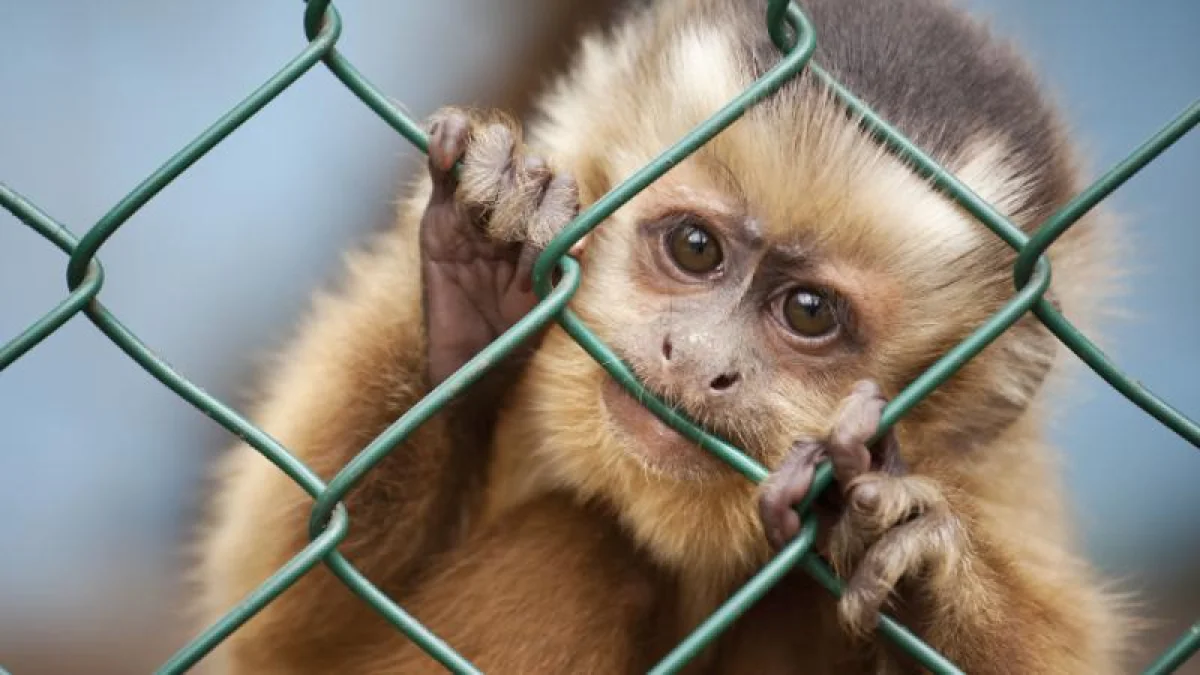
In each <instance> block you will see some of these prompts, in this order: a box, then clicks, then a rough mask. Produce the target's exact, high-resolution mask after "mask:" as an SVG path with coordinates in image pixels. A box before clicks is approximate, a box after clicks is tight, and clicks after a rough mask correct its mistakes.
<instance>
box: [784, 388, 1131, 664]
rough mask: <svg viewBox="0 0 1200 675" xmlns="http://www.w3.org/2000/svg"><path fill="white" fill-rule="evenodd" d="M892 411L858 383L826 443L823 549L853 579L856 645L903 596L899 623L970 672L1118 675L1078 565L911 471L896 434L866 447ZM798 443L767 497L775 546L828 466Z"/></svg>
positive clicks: (846, 624) (936, 480)
mask: <svg viewBox="0 0 1200 675" xmlns="http://www.w3.org/2000/svg"><path fill="white" fill-rule="evenodd" d="M884 403H885V401H884V399H883V397H882V395H881V393H880V390H879V388H878V387H877V386H875V385H874V384H873V383H870V382H862V383H859V385H857V386H856V388H855V390H854V392H853V393H852V394H851V395H850V396H849V397H848V398H847V400H846V401H845V402H844V404H843V406H842V407H841V411H840V414H839V417H838V419H837V421H836V422H835V425H834V430H833V432H832V433H831V434H830V437H829V439H827V441H825V442H824V443H823V444H822V445H823V446H824V448H823V449H824V455H825V456H828V457H829V458H830V460H831V462H832V464H833V466H834V471H835V475H836V478H837V483H838V486H839V494H838V495H837V497H836V500H837V501H838V502H840V504H839V509H840V511H841V513H840V515H839V516H838V517H837V520H836V524H835V525H834V526H833V529H832V532H831V533H830V535H829V537H828V540H827V541H826V542H825V543H824V546H823V548H824V549H825V552H826V553H827V554H828V556H829V557H830V559H831V560H832V562H833V565H834V568H835V569H836V570H837V571H838V573H839V575H841V576H842V577H843V578H846V579H848V581H847V584H846V588H845V592H844V594H843V596H842V598H841V600H840V601H839V602H838V607H837V610H838V616H839V618H840V620H841V623H842V626H843V628H844V629H845V630H846V631H847V632H848V634H849V635H850V637H851V638H856V639H862V638H865V637H867V636H868V635H869V634H870V633H871V632H872V631H873V629H874V627H875V624H876V622H877V619H878V616H879V611H880V609H881V607H883V606H885V605H889V604H891V602H890V601H891V600H893V599H897V598H898V602H896V603H895V605H894V606H895V612H896V615H897V618H899V619H900V620H901V621H903V622H905V623H907V624H908V626H909V628H910V629H912V630H914V632H915V633H916V634H917V635H918V636H920V637H921V638H922V639H924V640H926V641H927V642H928V643H929V644H930V645H931V646H932V647H934V648H935V649H937V650H938V651H940V652H941V653H942V654H944V655H945V656H946V657H948V658H949V659H950V660H951V661H953V662H954V663H955V664H956V665H958V666H959V668H961V669H962V670H963V671H965V672H968V673H997V674H999V673H1051V672H1053V673H1064V674H1074V673H1078V674H1080V675H1083V674H1084V673H1109V672H1117V671H1116V667H1117V666H1116V664H1114V663H1112V662H1110V661H1109V660H1108V659H1109V658H1110V657H1109V656H1108V655H1107V654H1106V651H1105V648H1104V646H1103V645H1101V644H1099V643H1100V642H1102V641H1103V637H1101V636H1097V635H1091V634H1089V628H1090V627H1091V626H1090V623H1089V616H1090V613H1091V612H1092V610H1094V609H1096V608H1095V607H1094V606H1089V602H1090V601H1094V600H1095V599H1096V598H1095V597H1093V596H1090V595H1089V594H1088V593H1087V591H1086V587H1085V586H1084V585H1083V584H1082V580H1080V579H1077V578H1076V579H1072V578H1071V575H1070V572H1069V570H1071V569H1075V568H1076V563H1075V561H1074V560H1073V559H1071V558H1069V557H1068V555H1067V554H1066V553H1065V552H1062V553H1060V552H1058V551H1056V552H1055V553H1054V555H1052V556H1050V558H1051V559H1052V560H1050V561H1049V563H1048V564H1047V558H1046V557H1045V556H1042V555H1038V553H1039V552H1038V551H1037V548H1038V546H1037V544H1034V543H1030V544H1029V545H1028V546H1025V547H1022V548H1017V547H1016V546H1014V544H1013V542H1014V539H1013V538H1012V537H1006V536H1003V535H1002V533H1001V532H1000V531H999V530H997V523H996V522H995V521H994V520H988V519H986V518H984V517H982V514H981V511H980V509H979V505H978V503H977V502H976V500H975V499H974V498H973V497H972V495H971V494H969V493H968V492H967V491H965V490H961V489H958V488H956V487H955V486H954V484H953V482H952V481H949V480H947V479H946V478H944V477H939V476H937V475H934V474H935V473H938V474H945V475H952V474H950V473H949V472H945V471H938V469H937V468H936V467H935V468H933V469H931V470H930V471H928V472H925V473H922V474H920V475H918V474H916V473H913V472H910V470H909V469H908V468H907V467H906V466H905V465H904V462H903V461H902V460H901V459H900V456H899V445H898V443H897V441H896V438H895V435H894V434H892V433H889V434H888V435H886V436H885V438H884V439H883V440H882V441H881V442H880V443H879V444H878V446H876V447H874V448H868V446H867V445H866V442H867V441H868V440H869V439H870V438H871V437H872V436H873V435H874V434H875V431H876V429H877V428H878V424H879V420H880V415H881V413H882V410H883V406H884ZM797 447H798V449H797V451H796V452H795V454H794V457H795V460H794V461H792V462H790V463H787V464H785V466H784V469H783V470H781V471H779V472H777V473H776V474H774V475H773V476H772V477H771V479H769V480H768V481H767V483H766V486H765V489H764V491H763V493H762V494H763V497H762V502H761V506H762V514H763V519H764V525H765V526H766V530H767V532H768V536H769V537H770V538H771V539H772V543H773V544H775V545H776V546H778V545H781V544H782V543H784V542H785V541H786V540H787V539H790V538H791V537H792V536H794V535H795V531H796V527H797V525H798V523H797V521H795V520H794V519H792V518H785V517H784V515H783V514H784V513H785V512H786V510H787V509H788V507H789V506H790V504H792V503H795V502H796V501H798V499H799V497H802V496H803V493H804V492H805V491H806V490H807V488H808V484H809V483H810V481H811V475H812V468H813V467H814V466H815V463H816V460H817V459H819V457H817V456H815V455H814V453H811V452H806V451H805V450H804V448H805V447H806V446H805V445H804V444H800V445H798V446H797ZM1036 537H1037V533H1036V532H1029V533H1027V534H1026V538H1027V540H1028V541H1030V542H1034V541H1036ZM1041 553H1045V551H1041ZM1055 562H1057V566H1058V567H1059V568H1058V569H1054V568H1053V567H1052V566H1054V565H1055ZM1079 568H1080V569H1082V568H1081V566H1080V567H1079ZM859 644H860V645H861V644H863V643H861V642H860V643H859ZM879 644H881V645H882V646H883V648H884V650H886V651H887V652H888V653H889V657H888V658H890V659H895V660H896V662H899V663H908V664H909V665H915V662H914V661H911V659H909V658H908V657H907V656H904V655H902V654H901V653H900V652H899V650H896V649H894V648H893V647H892V646H891V645H890V643H888V642H887V641H886V640H883V639H882V638H880V639H879Z"/></svg>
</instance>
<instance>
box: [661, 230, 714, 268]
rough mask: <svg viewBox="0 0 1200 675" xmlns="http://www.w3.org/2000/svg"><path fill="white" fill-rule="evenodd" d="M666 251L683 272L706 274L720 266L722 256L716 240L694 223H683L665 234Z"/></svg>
mask: <svg viewBox="0 0 1200 675" xmlns="http://www.w3.org/2000/svg"><path fill="white" fill-rule="evenodd" d="M666 243H667V251H668V252H669V253H670V254H671V259H672V260H674V261H675V264H676V265H678V266H679V268H680V269H682V270H683V271H685V272H689V273H691V274H708V273H709V272H712V271H713V270H715V269H717V268H718V267H720V266H721V262H722V261H723V260H724V255H723V254H722V253H721V246H720V244H718V243H717V238H716V237H714V236H712V235H711V234H709V232H708V230H705V229H704V228H703V227H700V226H699V225H697V224H696V223H694V222H685V223H683V224H681V225H678V226H676V227H674V228H673V229H671V231H669V232H668V233H667V242H666Z"/></svg>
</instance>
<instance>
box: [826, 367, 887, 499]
mask: <svg viewBox="0 0 1200 675" xmlns="http://www.w3.org/2000/svg"><path fill="white" fill-rule="evenodd" d="M885 403H886V400H885V399H884V398H883V392H882V390H881V389H880V388H879V385H877V384H876V383H874V382H873V381H871V380H862V381H860V382H858V383H856V384H855V385H854V389H853V390H852V391H851V392H850V394H849V395H848V396H847V397H846V398H845V399H844V400H843V401H842V404H841V406H840V408H839V410H838V414H837V417H836V418H835V421H834V424H833V430H832V431H831V433H830V434H829V448H828V452H829V459H830V462H831V463H832V464H833V471H834V476H835V477H836V478H837V481H838V484H839V485H841V486H842V490H843V492H844V491H846V490H847V489H848V486H849V485H850V483H851V482H852V481H853V480H854V479H855V478H857V477H858V476H860V475H862V474H864V473H867V472H868V471H870V470H871V452H870V450H869V449H868V448H867V441H869V440H870V439H871V437H872V436H873V435H875V431H876V430H877V429H878V428H879V420H880V419H881V417H882V415H883V406H884V404H885Z"/></svg>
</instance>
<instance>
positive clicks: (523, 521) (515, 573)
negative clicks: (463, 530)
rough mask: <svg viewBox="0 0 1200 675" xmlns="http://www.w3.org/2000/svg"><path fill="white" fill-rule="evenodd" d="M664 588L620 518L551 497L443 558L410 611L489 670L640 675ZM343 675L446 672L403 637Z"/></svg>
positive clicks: (367, 655)
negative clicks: (659, 594)
mask: <svg viewBox="0 0 1200 675" xmlns="http://www.w3.org/2000/svg"><path fill="white" fill-rule="evenodd" d="M660 583H661V582H660V580H658V579H657V578H656V574H655V572H654V570H653V569H652V568H651V567H650V565H649V564H648V563H647V562H646V560H645V559H644V557H642V556H640V555H638V554H637V552H636V551H634V550H633V548H632V547H631V546H630V544H629V542H628V540H627V539H626V538H625V537H624V536H623V535H622V534H621V533H620V532H619V531H618V530H617V527H616V525H615V519H614V518H613V516H612V514H609V513H605V512H603V511H602V510H600V509H599V508H595V507H594V505H586V506H580V505H579V504H577V503H575V502H574V500H572V499H571V498H570V497H568V496H566V495H560V494H550V495H544V496H542V497H539V498H537V499H536V500H533V501H531V502H527V503H524V504H522V505H520V506H518V507H516V508H514V509H513V510H512V511H510V512H507V513H505V514H504V515H503V516H502V517H500V518H499V519H497V520H494V521H491V522H490V523H489V524H488V525H487V527H486V528H485V529H483V530H481V531H477V532H473V533H472V534H471V536H470V537H469V539H468V540H467V541H466V542H465V543H464V544H463V545H462V546H460V547H457V548H455V549H453V550H451V551H449V552H448V553H447V555H445V556H441V557H439V558H438V560H437V562H436V563H435V564H434V565H433V566H432V567H431V568H430V570H429V573H428V574H427V575H425V579H424V581H422V583H421V584H420V588H419V589H418V590H417V591H416V592H415V593H414V594H413V595H412V596H411V597H410V598H408V599H407V600H406V607H407V608H409V609H410V610H411V611H412V613H413V614H414V615H415V616H417V617H419V618H420V619H421V621H422V622H424V623H425V625H426V626H428V627H429V628H430V629H431V630H433V631H434V632H435V633H437V634H438V635H439V636H440V637H442V638H443V639H445V640H446V641H447V642H448V643H449V644H450V645H452V646H453V647H454V648H455V649H456V650H457V651H458V652H459V653H460V654H462V655H463V656H464V657H466V658H467V659H468V660H470V661H471V663H473V664H474V665H475V666H476V667H478V668H480V669H481V670H483V672H486V673H496V674H497V675H506V674H510V673H511V674H513V675H517V674H521V673H613V674H614V675H615V674H620V673H629V674H630V675H632V674H634V673H644V672H646V670H647V669H648V668H649V667H650V666H651V665H652V663H651V662H650V661H649V658H650V656H651V654H652V651H653V649H652V648H653V647H654V646H657V645H656V644H655V641H654V640H655V638H654V636H655V633H656V628H658V626H659V624H660V623H661V622H656V621H655V618H656V615H655V614H654V612H655V610H656V608H658V607H659V604H658V603H656V602H655V598H656V591H655V587H656V585H658V584H660ZM663 646H665V645H663ZM343 669H344V671H345V672H362V673H381V672H386V673H414V674H416V673H430V674H431V675H432V674H434V673H444V672H445V669H444V668H443V667H442V666H441V665H439V664H438V663H437V662H435V661H434V660H433V659H432V658H431V657H429V656H428V655H426V654H425V653H424V652H423V651H421V650H420V649H419V648H418V647H416V646H415V645H414V644H413V643H412V642H411V641H410V640H408V639H407V638H405V637H404V636H403V635H401V634H399V633H395V635H394V636H393V638H392V639H391V640H388V641H386V642H382V643H380V644H377V645H374V646H373V647H372V648H371V649H370V650H369V651H364V652H363V653H362V654H361V655H360V656H359V657H358V658H356V659H354V660H353V661H352V662H350V663H347V664H343Z"/></svg>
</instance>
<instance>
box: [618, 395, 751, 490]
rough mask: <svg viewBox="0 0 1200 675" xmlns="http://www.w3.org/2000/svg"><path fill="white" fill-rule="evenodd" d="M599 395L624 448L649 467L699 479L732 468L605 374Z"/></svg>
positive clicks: (653, 470)
mask: <svg viewBox="0 0 1200 675" xmlns="http://www.w3.org/2000/svg"><path fill="white" fill-rule="evenodd" d="M601 397H602V399H603V401H604V407H605V408H606V409H607V412H608V418H609V420H610V421H611V423H612V424H613V425H614V426H615V427H616V431H617V432H618V435H619V436H620V439H621V440H622V441H623V443H622V447H623V449H624V450H625V451H626V452H627V453H628V454H629V455H630V456H632V457H633V458H634V459H636V460H637V461H638V462H639V463H640V464H641V465H642V466H644V467H645V468H646V469H649V470H650V471H652V472H654V473H656V474H659V475H662V476H665V477H669V478H675V479H677V480H692V481H694V480H700V479H703V478H706V477H709V476H713V475H716V474H718V473H720V472H722V471H731V469H730V468H729V467H727V466H726V465H725V463H724V462H722V461H721V460H720V459H719V458H717V457H716V456H714V455H713V454H712V453H710V452H708V451H707V450H705V449H704V448H701V447H700V446H699V445H697V444H696V443H694V442H692V441H690V440H688V439H687V438H686V437H684V436H683V434H680V433H679V432H678V431H675V430H674V429H672V428H671V427H670V426H668V425H667V423H666V422H663V421H662V420H660V419H659V418H658V416H657V415H655V414H654V413H653V412H651V411H650V409H649V408H647V407H646V406H644V405H642V404H641V403H639V402H638V401H637V400H635V399H634V397H633V396H632V395H630V393H629V392H628V391H626V389H625V387H623V386H621V385H620V383H618V382H617V381H616V380H614V379H612V378H611V377H609V378H606V380H605V382H604V386H603V392H602V394H601Z"/></svg>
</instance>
